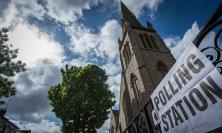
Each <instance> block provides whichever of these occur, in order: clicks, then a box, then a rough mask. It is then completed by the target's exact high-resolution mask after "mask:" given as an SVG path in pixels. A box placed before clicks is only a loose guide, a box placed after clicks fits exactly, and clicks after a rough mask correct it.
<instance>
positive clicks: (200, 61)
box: [151, 44, 222, 133]
mask: <svg viewBox="0 0 222 133" xmlns="http://www.w3.org/2000/svg"><path fill="white" fill-rule="evenodd" d="M151 101H152V103H153V106H154V110H153V112H152V115H153V120H154V124H155V125H157V124H160V127H161V131H162V132H163V133H200V132H207V131H210V130H213V129H215V128H218V127H221V126H222V111H221V109H222V76H221V74H220V73H219V72H218V70H217V69H216V68H215V66H214V65H213V64H212V63H211V62H210V61H209V60H208V59H207V58H206V57H205V55H203V54H202V53H201V52H200V51H199V49H197V48H196V46H195V45H194V44H190V45H189V46H188V47H187V49H186V50H185V51H184V52H183V54H182V55H181V56H180V57H179V59H178V60H177V62H176V64H175V65H174V66H173V67H172V68H171V70H170V71H169V72H168V74H167V75H166V76H165V77H164V79H163V80H162V81H161V82H160V84H159V85H158V86H157V88H156V89H155V91H154V92H153V94H152V95H151Z"/></svg>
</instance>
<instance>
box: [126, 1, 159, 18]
mask: <svg viewBox="0 0 222 133" xmlns="http://www.w3.org/2000/svg"><path fill="white" fill-rule="evenodd" d="M123 2H124V3H125V4H126V6H127V7H128V8H129V9H130V10H131V11H132V12H133V13H135V15H136V16H137V17H138V16H139V15H141V13H142V12H143V9H144V8H147V9H149V10H150V11H151V16H152V15H153V13H154V12H155V11H156V10H157V7H158V6H159V4H160V3H161V2H163V0H123Z"/></svg>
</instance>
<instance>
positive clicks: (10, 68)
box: [0, 28, 25, 104]
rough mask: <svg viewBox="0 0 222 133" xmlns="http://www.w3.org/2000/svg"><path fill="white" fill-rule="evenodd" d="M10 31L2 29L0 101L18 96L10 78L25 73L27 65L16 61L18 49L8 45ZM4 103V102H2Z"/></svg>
mask: <svg viewBox="0 0 222 133" xmlns="http://www.w3.org/2000/svg"><path fill="white" fill-rule="evenodd" d="M7 32H8V29H6V28H2V29H0V99H1V98H3V97H9V96H13V95H15V94H16V89H15V87H13V81H11V80H9V77H13V76H14V75H15V74H16V73H19V72H21V71H25V63H22V61H20V60H19V61H15V59H16V57H17V54H18V49H12V45H9V44H8V43H7V41H8V40H9V39H8V35H7ZM0 103H1V104H2V103H4V101H0Z"/></svg>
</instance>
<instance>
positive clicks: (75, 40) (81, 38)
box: [67, 20, 120, 61]
mask: <svg viewBox="0 0 222 133" xmlns="http://www.w3.org/2000/svg"><path fill="white" fill-rule="evenodd" d="M67 32H68V33H69V35H70V36H71V41H72V43H71V44H72V50H73V51H74V52H76V53H79V54H80V55H81V56H83V57H84V58H91V57H92V56H94V55H96V56H97V57H101V58H103V59H104V58H106V59H107V60H109V61H113V59H115V58H116V57H117V55H118V51H119V50H118V44H117V39H118V36H120V26H119V24H118V22H117V21H116V20H109V21H107V22H106V23H105V25H104V26H103V27H102V28H101V29H100V31H99V33H98V34H95V33H92V32H91V31H90V30H89V29H86V28H84V27H82V29H79V28H75V27H74V26H72V27H69V28H67ZM77 33H78V34H77ZM79 33H80V34H79ZM75 35H76V36H75Z"/></svg>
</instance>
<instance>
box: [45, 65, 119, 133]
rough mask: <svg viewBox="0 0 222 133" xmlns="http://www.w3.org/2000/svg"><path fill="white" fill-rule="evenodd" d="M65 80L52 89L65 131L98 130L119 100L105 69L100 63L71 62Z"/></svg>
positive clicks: (77, 132)
mask: <svg viewBox="0 0 222 133" xmlns="http://www.w3.org/2000/svg"><path fill="white" fill-rule="evenodd" d="M61 73H62V82H61V83H60V84H58V85H55V86H52V87H51V88H50V89H49V92H48V97H49V99H50V101H51V105H52V107H53V111H54V112H55V114H56V116H57V117H59V118H60V119H61V120H62V123H63V127H62V131H63V132H64V133H71V132H74V133H79V132H96V129H97V128H100V127H101V126H102V124H103V123H104V122H105V120H106V119H108V114H109V111H108V109H110V108H111V107H112V106H113V105H114V103H115V101H114V100H113V98H114V94H113V93H112V92H111V91H110V90H109V89H108V85H107V83H106V81H107V75H106V74H105V71H104V70H103V69H101V68H99V67H98V66H96V65H87V66H85V67H75V66H72V67H71V68H69V67H68V66H66V67H65V69H62V70H61Z"/></svg>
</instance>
